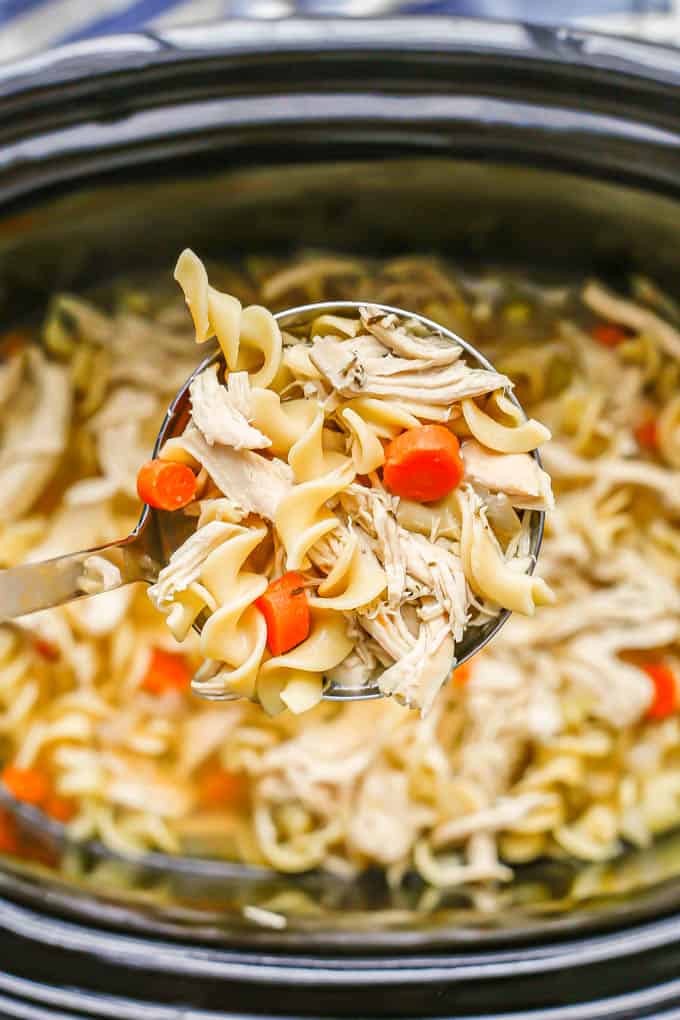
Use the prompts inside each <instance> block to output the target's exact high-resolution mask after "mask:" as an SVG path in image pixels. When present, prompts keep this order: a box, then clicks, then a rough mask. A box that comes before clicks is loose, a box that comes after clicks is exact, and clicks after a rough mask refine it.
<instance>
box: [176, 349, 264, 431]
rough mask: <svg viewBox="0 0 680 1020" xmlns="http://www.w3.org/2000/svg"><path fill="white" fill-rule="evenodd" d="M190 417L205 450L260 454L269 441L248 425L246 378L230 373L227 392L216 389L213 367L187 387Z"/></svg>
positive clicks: (237, 373) (247, 388) (240, 373)
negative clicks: (229, 449)
mask: <svg viewBox="0 0 680 1020" xmlns="http://www.w3.org/2000/svg"><path fill="white" fill-rule="evenodd" d="M189 395H190V397H191V417H192V418H193V420H194V422H195V424H196V426H197V428H198V429H199V431H200V432H201V433H202V434H203V437H204V438H205V441H206V442H207V443H208V445H209V446H214V445H215V444H216V443H218V444H220V445H222V446H231V447H233V448H234V450H243V449H245V450H261V449H264V448H265V447H267V446H271V439H268V438H267V436H264V435H262V433H261V432H260V431H258V429H256V428H253V426H252V425H249V424H248V419H247V417H246V414H245V413H244V411H245V410H246V409H247V407H248V395H249V385H248V374H247V372H232V373H230V375H229V385H228V388H225V387H224V386H222V385H220V382H219V380H218V378H217V365H213V366H212V367H211V368H209V369H207V370H206V371H205V372H201V373H200V375H197V376H196V378H195V379H194V380H193V382H192V383H191V386H190V387H189Z"/></svg>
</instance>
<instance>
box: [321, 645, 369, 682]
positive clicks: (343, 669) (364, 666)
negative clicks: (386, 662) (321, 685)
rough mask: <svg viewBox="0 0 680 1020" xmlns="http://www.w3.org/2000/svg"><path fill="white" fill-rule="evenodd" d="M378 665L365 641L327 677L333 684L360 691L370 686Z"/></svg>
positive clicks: (331, 670) (329, 671)
mask: <svg viewBox="0 0 680 1020" xmlns="http://www.w3.org/2000/svg"><path fill="white" fill-rule="evenodd" d="M377 665H378V660H377V659H376V657H375V655H374V654H373V652H372V651H371V650H370V648H369V647H368V642H367V641H365V640H364V642H363V643H360V644H358V645H355V647H354V648H353V650H352V651H351V652H350V653H349V655H348V656H347V658H346V659H343V660H342V662H341V663H340V664H339V665H338V666H335V667H334V668H333V669H329V670H328V671H327V673H326V677H327V679H328V680H329V681H330V682H331V683H333V684H340V685H342V686H343V687H352V688H355V689H359V688H361V687H366V686H367V685H368V683H369V682H370V680H371V677H372V675H373V673H374V672H375V670H376V667H377Z"/></svg>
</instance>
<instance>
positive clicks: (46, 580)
mask: <svg viewBox="0 0 680 1020" xmlns="http://www.w3.org/2000/svg"><path fill="white" fill-rule="evenodd" d="M367 304H370V305H371V307H375V308H376V309H378V310H380V311H384V312H385V313H386V314H390V313H392V314H396V315H397V316H399V317H401V318H408V319H412V320H416V321H418V322H420V323H421V324H422V325H423V326H425V327H427V328H428V329H430V330H432V331H433V332H437V333H439V334H440V335H441V336H443V337H445V338H447V339H449V340H451V342H452V343H455V344H458V345H460V346H461V347H462V348H463V349H464V350H465V351H466V352H467V354H468V355H469V357H470V359H471V360H472V361H474V362H476V363H477V365H478V367H481V368H485V369H489V370H492V369H493V366H492V365H491V364H490V363H489V362H488V361H487V360H486V359H485V358H484V357H483V356H482V355H481V354H480V353H479V352H478V351H477V350H475V348H474V347H472V346H471V345H470V344H469V343H467V342H466V341H465V340H462V339H461V338H460V337H459V336H457V335H456V334H455V333H453V332H451V331H450V330H448V329H445V328H444V327H443V326H440V325H438V324H437V323H435V322H432V321H431V320H430V319H427V318H425V317H424V316H422V315H416V314H414V313H413V312H408V311H404V310H403V309H401V308H393V307H390V306H388V305H381V304H374V303H373V302H366V301H362V302H358V301H340V302H328V301H326V302H320V303H318V304H311V305H302V306H300V307H298V308H293V309H288V310H286V311H283V312H279V313H278V314H277V315H276V316H275V318H276V320H277V321H278V324H279V326H281V327H283V328H293V327H295V326H299V325H301V324H304V323H306V322H308V321H310V320H311V319H316V318H317V317H318V316H320V315H334V314H347V313H348V312H352V311H356V312H358V311H359V309H360V308H361V307H364V306H366V305H367ZM221 358H222V355H221V353H219V352H218V353H214V354H212V355H210V356H209V357H208V358H206V359H205V360H204V361H203V362H202V363H201V364H200V365H199V366H198V368H197V369H196V370H195V372H194V373H193V375H192V376H190V378H189V379H187V381H186V383H185V384H184V386H183V387H182V389H181V390H180V391H179V393H178V394H177V396H176V397H175V399H174V400H173V402H172V404H171V405H170V407H169V408H168V412H167V414H166V416H165V420H164V422H163V424H162V426H161V429H160V431H159V433H158V437H157V439H156V443H155V446H154V451H153V456H154V457H155V456H157V455H158V452H159V451H160V449H161V448H162V446H163V444H164V443H165V442H166V440H168V439H170V438H171V437H173V436H177V435H180V434H181V433H182V432H183V431H184V429H185V427H186V425H187V423H188V421H189V418H190V413H191V407H190V398H189V386H190V384H191V382H192V381H193V379H194V378H195V376H196V375H198V374H200V373H201V372H203V371H204V370H205V369H206V368H207V367H208V366H209V365H211V364H213V363H216V362H219V361H220V359H221ZM511 399H512V400H513V401H514V402H515V403H516V404H517V400H516V398H515V397H514V396H511ZM517 406H519V405H517ZM532 455H533V456H534V457H535V458H536V460H538V453H537V452H536V451H534V453H533V454H532ZM524 512H525V513H528V514H530V515H531V517H530V549H529V552H530V556H531V564H532V568H531V569H533V565H534V564H535V563H536V559H537V557H538V553H539V550H540V547H541V541H542V537H543V523H544V517H545V515H544V513H543V511H540V510H525V511H524ZM195 526H196V519H195V518H193V517H189V516H187V515H185V514H183V513H181V512H177V511H176V512H172V513H171V512H167V511H163V510H156V509H153V508H152V507H150V506H145V507H144V509H143V510H142V513H141V516H140V518H139V521H138V523H137V526H136V527H135V529H134V531H133V532H132V533H131V534H130V535H128V536H127V537H126V538H123V539H121V540H120V541H118V542H113V543H111V544H109V545H104V546H100V547H99V548H96V549H86V550H84V551H82V552H75V553H69V554H67V555H66V556H59V557H57V558H55V559H51V560H46V561H44V562H40V563H28V564H24V565H22V566H18V567H12V568H10V569H8V570H3V571H0V619H2V620H8V619H14V618H17V617H21V616H25V615H27V614H29V613H34V612H37V611H38V610H41V609H48V608H50V607H52V606H59V605H63V604H64V603H66V602H71V601H73V600H74V599H79V598H83V597H84V596H89V595H98V594H101V593H102V592H107V591H113V590H114V589H116V588H120V587H122V586H123V585H126V584H131V583H132V582H133V581H146V582H147V583H150V584H151V583H153V582H155V581H156V580H157V578H158V574H159V571H160V570H161V569H162V567H163V566H164V565H165V564H167V562H168V560H169V559H170V556H171V555H172V553H173V552H174V551H175V550H176V549H178V548H179V547H180V546H181V545H182V544H183V543H184V542H185V541H186V539H187V538H189V536H190V535H191V534H192V532H193V531H194V529H195ZM509 615H510V614H509V612H508V611H507V610H503V611H501V612H500V613H499V615H498V616H496V617H494V618H493V619H491V620H489V621H488V622H487V623H485V624H483V625H481V626H470V627H468V628H467V629H466V631H465V634H464V636H463V638H462V640H461V641H459V642H457V644H456V646H455V661H456V664H461V663H463V662H465V661H466V659H469V658H470V656H471V655H474V654H475V652H477V651H479V649H480V648H481V647H482V646H483V645H485V644H486V643H487V642H488V641H489V640H490V639H491V638H492V637H493V636H494V635H495V634H497V633H498V631H499V630H500V628H501V627H502V626H503V624H504V623H505V621H506V620H507V618H508V616H509ZM201 624H202V619H201V617H199V619H198V620H197V622H196V624H195V626H196V627H197V629H199V630H200V628H201ZM380 696H381V692H380V689H379V687H378V683H377V680H376V681H374V682H372V683H371V684H370V685H368V686H362V687H359V688H352V687H348V686H344V685H342V684H339V683H337V682H333V683H331V682H328V683H327V685H326V687H325V689H324V697H325V698H327V699H337V700H340V699H347V700H351V699H354V700H364V699H367V698H376V697H380Z"/></svg>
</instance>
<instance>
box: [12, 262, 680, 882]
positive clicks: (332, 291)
mask: <svg viewBox="0 0 680 1020" xmlns="http://www.w3.org/2000/svg"><path fill="white" fill-rule="evenodd" d="M210 278H211V281H212V283H213V285H214V286H215V287H217V288H219V290H221V291H225V292H229V293H233V294H236V295H238V297H239V300H241V301H242V303H243V305H245V306H248V305H251V304H264V305H266V306H267V307H273V308H285V307H292V306H294V305H298V304H304V303H306V302H309V301H318V300H324V299H328V300H342V299H358V300H364V301H367V302H370V301H371V300H373V301H382V302H384V303H386V304H393V305H398V306H400V307H403V308H409V309H413V311H415V312H420V313H422V314H424V315H426V316H428V317H429V318H431V319H434V320H435V321H438V322H441V323H442V324H443V325H445V326H447V327H449V328H451V329H453V330H455V331H457V332H459V333H460V334H461V335H463V336H465V337H466V338H468V339H469V340H470V342H471V343H473V344H474V345H475V346H476V347H478V348H479V349H480V350H482V351H483V352H484V353H485V354H486V355H487V356H488V357H489V359H490V361H491V362H492V363H493V364H494V365H495V366H496V368H497V370H498V372H499V373H502V374H503V375H505V376H507V377H509V378H510V379H512V380H513V381H514V382H515V385H516V392H517V395H518V397H519V398H520V401H521V403H522V405H523V406H524V407H525V409H526V410H527V411H528V412H529V413H530V414H531V415H532V416H533V417H535V418H536V419H537V420H539V421H542V422H545V423H546V425H547V426H548V427H549V428H550V430H551V432H552V435H553V438H552V440H551V441H550V442H549V443H548V444H546V446H545V447H544V448H543V451H542V456H543V460H544V464H545V466H546V469H547V470H548V471H549V473H550V475H551V476H552V481H553V487H554V489H555V492H556V496H557V501H556V502H557V506H556V509H555V510H554V511H552V512H551V513H550V514H549V515H548V520H547V529H546V538H545V541H544V544H543V549H542V553H541V560H540V563H539V567H538V572H539V574H540V575H541V576H542V577H543V578H544V579H545V581H546V582H547V583H548V584H549V585H550V587H551V588H552V589H553V591H554V592H555V594H556V598H557V602H556V605H555V606H547V607H541V608H539V609H538V610H537V612H536V614H535V616H533V617H531V618H529V617H522V616H520V615H517V614H515V615H514V616H513V617H512V618H511V619H510V621H509V622H508V624H507V625H506V626H505V627H504V628H503V630H502V632H501V633H500V634H499V635H498V637H497V638H496V639H495V640H494V642H493V643H492V645H490V646H489V647H487V648H485V649H484V650H483V651H482V652H481V653H480V654H479V655H478V656H476V657H475V658H474V659H473V660H471V661H470V662H469V663H466V664H465V666H464V667H462V668H461V669H459V670H457V671H456V673H455V674H454V679H453V681H452V682H450V683H448V684H446V685H445V686H444V687H443V688H442V690H441V691H440V693H439V696H438V697H437V698H436V699H435V701H434V704H433V706H432V709H431V711H430V712H429V714H428V715H426V717H425V718H421V717H420V714H419V713H418V712H415V711H406V710H404V708H402V707H401V706H400V705H398V704H396V703H395V701H394V699H390V698H385V699H382V700H381V701H373V702H365V703H359V704H346V705H342V704H338V703H330V702H322V703H321V704H320V705H317V706H316V707H315V708H313V709H312V710H311V711H309V712H307V713H305V714H303V715H300V716H297V715H294V714H292V713H291V712H282V713H281V714H280V715H278V716H276V717H268V716H267V715H266V714H265V713H264V712H263V710H262V708H261V707H260V706H259V705H256V704H253V703H251V702H249V701H246V700H238V701H233V702H224V703H221V704H216V705H214V704H209V703H207V702H205V701H202V700H201V699H199V698H196V697H194V696H192V695H191V693H190V692H189V685H190V681H191V676H192V674H193V672H194V671H195V669H196V668H197V667H198V666H199V665H200V661H201V657H200V650H199V638H198V635H196V634H195V633H194V632H193V631H190V632H189V634H188V636H187V639H186V641H185V642H184V643H183V645H182V646H181V647H180V646H179V645H177V643H176V642H175V641H174V639H173V638H172V636H171V634H170V632H169V630H168V628H167V625H166V618H165V617H164V616H162V615H161V614H159V613H158V612H156V611H155V610H154V609H153V608H152V606H151V604H150V602H149V600H148V597H147V589H146V587H145V586H138V587H131V588H125V589H121V590H120V591H115V592H111V593H110V594H106V595H101V596H98V597H96V598H92V599H86V600H82V601H80V602H77V603H74V604H72V605H69V606H65V607H63V608H61V609H56V610H51V611H49V612H44V613H40V614H37V615H36V616H34V617H32V618H30V619H24V620H22V621H20V625H12V626H9V625H5V626H2V627H0V726H1V729H2V754H3V761H4V763H5V766H6V770H5V773H4V779H5V783H6V785H7V787H8V788H9V789H11V790H12V791H13V792H14V793H15V795H16V796H19V797H21V798H23V799H24V800H30V802H31V803H34V804H36V805H37V806H39V807H40V808H41V809H42V810H44V811H45V812H46V813H48V814H50V815H51V816H53V817H55V818H59V819H60V820H61V821H63V823H64V824H66V825H68V827H69V831H70V832H71V833H72V834H73V836H74V837H78V838H98V839H101V840H103V841H104V842H105V843H106V844H107V845H109V846H110V847H112V848H113V849H115V850H118V851H123V852H140V851H143V850H145V849H155V850H161V851H164V852H167V853H180V852H182V853H193V854H203V855H217V856H222V857H228V858H235V859H238V860H242V861H246V862H249V863H253V864H259V865H265V866H271V867H275V868H278V869H280V870H282V871H301V870H304V869H305V868H310V867H316V866H322V867H325V868H330V869H333V870H334V871H336V872H338V873H339V874H342V875H348V876H351V875H352V874H353V873H355V872H357V871H358V870H360V869H362V868H364V867H366V866H367V865H369V864H378V865H381V866H383V867H385V868H386V869H387V870H388V874H389V876H390V879H391V880H392V881H393V882H398V881H399V879H400V877H401V876H402V875H403V874H404V873H405V872H407V871H409V870H410V869H413V868H414V869H415V870H416V871H417V872H418V873H419V874H420V875H421V876H422V877H423V878H424V879H425V880H426V881H427V882H429V883H432V884H434V885H438V886H451V885H455V884H457V883H461V882H469V881H474V882H476V881H487V880H491V881H500V882H503V881H506V880H508V879H510V878H511V877H512V868H513V866H514V865H515V864H520V863H522V862H526V861H531V860H533V859H535V858H536V857H539V856H542V855H546V854H547V855H559V856H563V855H565V854H566V855H570V856H574V857H576V858H579V859H582V860H589V861H599V860H605V859H607V858H610V857H611V856H613V855H614V854H616V853H617V852H618V851H619V850H620V849H621V848H622V847H624V846H625V845H626V844H634V845H637V846H644V845H645V844H647V843H648V842H649V841H650V839H651V838H652V837H653V835H654V834H655V833H657V832H661V831H663V830H665V829H668V828H670V827H671V826H674V825H677V824H678V822H679V821H680V773H679V770H678V751H677V748H678V746H680V718H679V717H678V715H677V705H678V702H677V692H676V682H677V677H678V670H679V669H680V656H679V645H678V633H679V628H680V596H679V595H678V584H679V583H680V542H679V541H678V521H679V520H680V497H679V496H678V493H680V486H679V485H678V482H679V481H680V473H679V472H680V452H679V451H680V439H679V437H680V432H679V429H680V403H679V398H678V395H677V394H678V384H679V382H680V311H679V310H678V307H677V306H676V305H675V304H674V302H673V300H672V299H671V298H669V297H668V296H667V295H666V294H663V293H661V292H660V291H659V290H658V288H657V287H656V286H655V285H654V284H653V283H652V282H651V281H650V280H648V279H645V278H639V277H635V278H633V279H632V280H631V281H630V283H629V288H628V290H627V293H626V295H625V297H623V296H621V295H618V294H614V293H613V292H611V291H610V290H607V289H605V288H603V287H602V286H601V285H600V284H598V283H595V282H589V283H587V284H585V285H584V284H582V283H579V282H576V283H569V284H565V285H559V286H556V285H553V284H550V285H546V284H545V283H544V282H541V281H537V280H536V279H534V278H531V279H529V278H525V277H521V276H519V275H517V274H514V273H506V272H497V271H488V272H485V273H483V274H481V275H477V276H471V275H467V274H465V273H463V272H461V271H460V270H457V269H455V268H453V267H451V266H450V265H448V264H446V263H443V262H440V261H437V260H434V259H430V258H412V257H409V258H398V259H391V260H389V261H386V262H376V261H371V260H368V259H364V258H352V257H348V256H335V255H332V254H328V255H323V256H319V255H313V256H301V257H299V258H296V259H293V260H280V259H273V258H264V257H258V258H252V259H248V260H247V261H246V262H244V263H242V264H239V265H232V266H221V267H220V266H214V267H211V271H210ZM331 335H333V334H331ZM3 351H4V354H5V357H4V359H3V363H2V367H1V368H0V402H1V403H2V418H1V421H2V433H1V434H0V470H1V472H2V475H1V477H2V485H3V496H4V500H5V503H4V506H5V513H4V515H3V521H2V524H1V525H0V560H1V561H2V562H3V563H4V564H7V565H14V564H16V563H19V562H21V561H23V560H25V559H40V558H43V557H46V556H53V555H57V554H59V553H63V552H66V551H68V550H72V549H79V548H83V547H84V546H94V545H97V544H99V543H101V542H106V541H110V540H113V539H116V538H119V537H120V536H121V535H124V534H125V533H126V532H127V531H128V530H129V528H130V527H131V526H133V525H134V523H135V521H136V519H137V517H138V514H139V504H138V502H137V499H136V475H137V471H138V469H139V465H140V464H141V463H143V461H144V459H145V458H146V457H148V451H149V450H150V449H151V448H152V443H153V440H154V437H155V435H156V432H157V430H158V427H159V425H160V422H161V420H162V417H163V414H164V411H165V408H166V407H167V405H168V402H169V399H170V398H171V397H172V395H173V394H174V392H176V390H177V389H178V388H179V387H180V386H181V385H182V384H183V382H184V380H185V379H186V378H187V376H188V375H189V374H190V373H191V371H192V369H193V368H194V367H195V366H196V363H197V361H198V357H197V351H196V349H195V348H194V347H193V345H192V344H191V330H190V326H189V323H188V316H187V314H186V308H185V306H184V302H183V300H182V298H181V295H175V293H174V292H172V291H170V290H169V289H168V287H167V286H166V284H165V282H163V281H161V282H159V283H154V284H153V286H151V285H147V284H142V283H134V284H130V283H127V284H121V285H115V286H113V287H112V288H111V289H110V291H109V292H108V293H107V294H105V295H102V296H101V298H97V300H91V299H88V300H86V299H84V298H82V297H77V296H74V295H57V296H56V297H55V298H54V300H53V302H52V303H51V306H50V308H49V309H48V312H47V317H46V321H45V324H44V327H43V328H42V330H41V331H40V334H39V335H35V336H32V335H30V334H27V335H26V336H24V337H21V335H20V334H17V333H13V334H12V335H11V336H10V337H8V338H7V340H6V343H5V346H4V348H3ZM202 353H203V350H201V354H202ZM252 367H257V365H256V364H254V365H253V366H247V368H252ZM312 381H313V380H312ZM300 396H301V394H299V393H298V397H300ZM272 397H275V394H274V393H272ZM492 417H496V415H495V414H494V415H492ZM501 420H502V419H501ZM340 427H341V428H342V426H340ZM448 427H449V428H451V429H454V430H455V431H456V434H457V436H458V439H459V441H461V445H464V444H465V442H466V439H467V438H468V427H467V423H466V422H465V419H464V418H462V417H461V418H458V419H456V420H455V421H454V422H452V423H451V424H450V426H448ZM342 431H343V434H345V435H347V434H349V430H348V429H347V430H345V429H342ZM385 438H388V437H385ZM337 452H339V453H344V452H345V451H344V450H339V451H337ZM483 466H484V465H483V463H481V464H480V465H477V468H476V469H477V470H482V468H483ZM470 470H471V468H470ZM510 481H511V479H506V480H505V482H504V488H507V486H508V484H509V482H510ZM475 484H476V485H480V486H481V484H482V481H481V479H480V480H479V481H478V482H476V483H475ZM486 499H487V501H492V494H491V493H489V495H488V496H487V497H486ZM492 505H493V504H492ZM397 511H398V513H397V521H398V523H399V524H400V525H401V527H403V528H404V529H406V530H408V531H409V532H411V533H415V534H423V535H425V537H428V538H429V537H430V533H429V530H428V529H429V527H430V523H431V515H430V508H429V507H428V506H427V505H419V504H409V503H408V501H405V500H402V501H400V504H399V507H398V508H397ZM399 512H401V514H402V518H401V520H399ZM404 513H406V514H407V515H408V516H407V518H404V517H403V514H404ZM456 526H457V519H456V518H455V517H454V516H452V515H451V513H450V508H447V509H446V512H444V513H442V515H441V519H440V520H439V522H438V525H437V528H438V534H439V535H443V536H444V537H452V536H453V535H455V528H456ZM386 573H387V571H386ZM2 846H3V847H4V848H5V850H6V851H8V852H19V850H20V848H18V847H14V844H13V843H12V841H11V840H9V839H6V840H5V841H4V842H3V843H2ZM13 847H14V849H12V848H13Z"/></svg>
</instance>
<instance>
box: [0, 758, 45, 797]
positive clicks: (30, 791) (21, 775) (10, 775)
mask: <svg viewBox="0 0 680 1020" xmlns="http://www.w3.org/2000/svg"><path fill="white" fill-rule="evenodd" d="M0 778H2V781H3V783H4V784H5V786H6V787H7V789H8V790H9V792H10V793H11V794H12V796H13V797H16V799H17V800H23V801H24V802H25V803H26V804H33V805H34V806H35V807H41V806H42V805H43V804H44V803H45V801H46V800H47V798H48V797H49V796H50V794H51V792H52V790H51V784H50V781H49V779H48V778H47V776H46V775H45V773H44V772H43V771H42V770H41V769H37V768H30V769H20V768H17V766H16V765H6V766H5V768H4V769H3V770H2V776H1V777H0Z"/></svg>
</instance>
